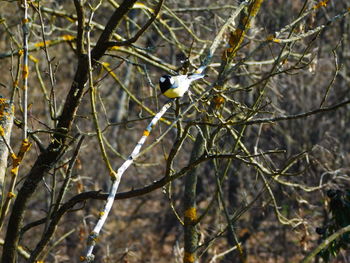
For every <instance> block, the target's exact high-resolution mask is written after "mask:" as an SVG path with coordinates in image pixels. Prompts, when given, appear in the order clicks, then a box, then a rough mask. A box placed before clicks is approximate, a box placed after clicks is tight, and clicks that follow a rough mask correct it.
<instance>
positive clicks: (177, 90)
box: [163, 87, 187, 99]
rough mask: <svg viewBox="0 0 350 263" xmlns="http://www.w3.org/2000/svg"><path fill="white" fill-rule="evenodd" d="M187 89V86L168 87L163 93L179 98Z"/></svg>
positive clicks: (169, 96)
mask: <svg viewBox="0 0 350 263" xmlns="http://www.w3.org/2000/svg"><path fill="white" fill-rule="evenodd" d="M186 91H187V88H180V87H178V88H175V89H168V90H166V91H165V92H164V93H163V94H164V95H165V96H167V97H168V98H171V99H173V98H178V97H182V96H183V95H184V94H185V92H186Z"/></svg>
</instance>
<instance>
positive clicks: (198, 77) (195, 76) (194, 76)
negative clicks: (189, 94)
mask: <svg viewBox="0 0 350 263" xmlns="http://www.w3.org/2000/svg"><path fill="white" fill-rule="evenodd" d="M204 77H205V74H196V73H194V74H190V75H188V79H190V80H191V81H194V80H197V79H202V78H204Z"/></svg>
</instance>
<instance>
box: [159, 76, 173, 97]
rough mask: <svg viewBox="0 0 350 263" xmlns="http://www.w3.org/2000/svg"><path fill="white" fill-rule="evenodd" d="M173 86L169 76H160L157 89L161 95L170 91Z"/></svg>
mask: <svg viewBox="0 0 350 263" xmlns="http://www.w3.org/2000/svg"><path fill="white" fill-rule="evenodd" d="M173 84H174V80H173V78H172V76H170V75H164V76H161V77H160V79H159V87H160V91H161V92H162V93H164V92H166V91H167V90H168V89H170V88H171V87H172V85H173Z"/></svg>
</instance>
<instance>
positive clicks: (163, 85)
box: [159, 73, 206, 99]
mask: <svg viewBox="0 0 350 263" xmlns="http://www.w3.org/2000/svg"><path fill="white" fill-rule="evenodd" d="M205 76H206V75H204V74H201V73H193V74H188V75H177V76H171V75H163V76H161V77H160V79H159V87H160V91H161V92H162V93H163V95H165V96H166V97H168V98H171V99H174V98H180V97H182V96H183V95H184V94H185V93H186V92H187V91H188V89H189V87H190V85H191V83H192V82H193V81H195V80H198V79H201V78H204V77H205Z"/></svg>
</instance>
